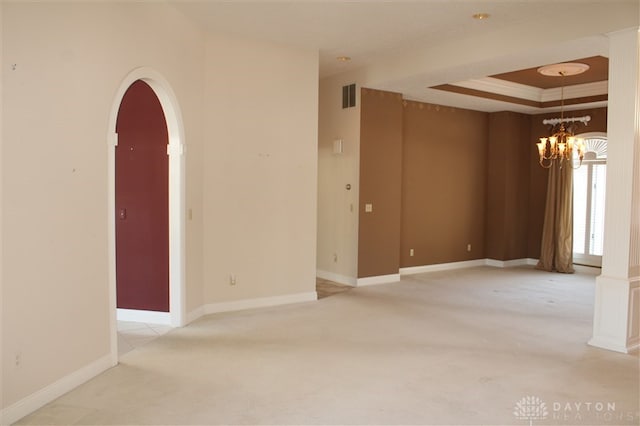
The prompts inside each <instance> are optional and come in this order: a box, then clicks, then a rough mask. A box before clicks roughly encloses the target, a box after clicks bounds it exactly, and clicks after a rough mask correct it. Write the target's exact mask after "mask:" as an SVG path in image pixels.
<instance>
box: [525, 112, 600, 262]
mask: <svg viewBox="0 0 640 426" xmlns="http://www.w3.org/2000/svg"><path fill="white" fill-rule="evenodd" d="M564 115H565V117H581V116H583V115H590V116H591V121H590V122H589V125H587V126H580V127H579V128H578V129H577V131H576V133H587V132H606V131H607V108H593V109H585V110H579V111H570V112H565V113H564ZM559 116H560V114H559V113H552V114H539V115H534V116H532V117H531V137H530V145H531V146H530V148H529V155H530V158H531V160H530V164H531V168H530V175H529V232H528V238H527V239H528V246H529V247H528V257H530V258H534V259H538V258H539V257H540V241H541V238H542V224H543V217H544V208H545V198H546V194H547V175H548V170H546V169H543V168H542V167H540V165H539V164H538V150H537V148H536V146H535V143H536V142H538V140H539V138H540V137H543V136H549V128H548V126H545V125H544V124H542V120H544V119H545V118H556V117H559Z"/></svg>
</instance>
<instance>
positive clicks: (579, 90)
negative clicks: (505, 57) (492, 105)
mask: <svg viewBox="0 0 640 426" xmlns="http://www.w3.org/2000/svg"><path fill="white" fill-rule="evenodd" d="M452 85H453V86H458V87H464V88H466V89H473V90H480V91H482V92H488V93H495V94H498V95H503V96H511V97H516V98H520V99H527V100H529V101H535V102H550V101H559V100H560V99H561V94H562V88H560V87H555V88H551V89H540V88H537V87H532V86H527V85H525V84H520V83H514V82H511V81H506V80H500V79H497V78H493V77H485V78H478V79H471V80H466V81H460V82H458V83H452ZM608 89H609V82H608V81H606V80H605V81H596V82H593V83H584V84H575V85H572V86H565V87H564V98H565V99H573V98H582V97H588V96H597V95H605V94H607V91H608Z"/></svg>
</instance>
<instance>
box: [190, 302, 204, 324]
mask: <svg viewBox="0 0 640 426" xmlns="http://www.w3.org/2000/svg"><path fill="white" fill-rule="evenodd" d="M203 315H204V306H198V307H197V308H196V309H194V310H193V311H191V312H189V313H188V314H187V324H191V323H192V322H194V321H195V320H197V319H198V318H200V317H201V316H203Z"/></svg>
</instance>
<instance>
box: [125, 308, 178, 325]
mask: <svg viewBox="0 0 640 426" xmlns="http://www.w3.org/2000/svg"><path fill="white" fill-rule="evenodd" d="M116 312H117V318H118V321H132V322H145V323H148V324H162V325H171V314H170V313H169V312H158V311H139V310H136V309H120V308H118V309H117V311H116Z"/></svg>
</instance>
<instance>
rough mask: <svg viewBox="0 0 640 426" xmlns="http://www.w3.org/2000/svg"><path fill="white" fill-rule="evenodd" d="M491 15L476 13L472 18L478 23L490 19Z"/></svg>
mask: <svg viewBox="0 0 640 426" xmlns="http://www.w3.org/2000/svg"><path fill="white" fill-rule="evenodd" d="M489 16H491V15H489V14H488V13H475V14H473V15H472V16H471V17H472V18H473V19H477V20H478V21H482V20H483V19H489Z"/></svg>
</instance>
